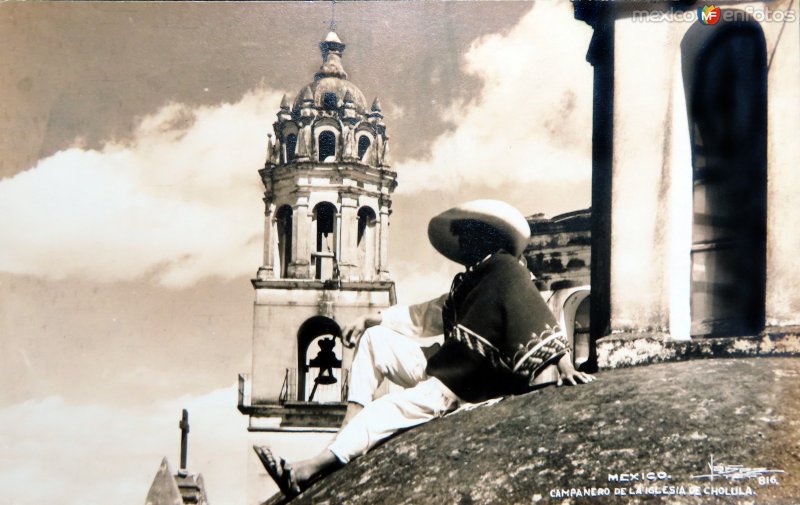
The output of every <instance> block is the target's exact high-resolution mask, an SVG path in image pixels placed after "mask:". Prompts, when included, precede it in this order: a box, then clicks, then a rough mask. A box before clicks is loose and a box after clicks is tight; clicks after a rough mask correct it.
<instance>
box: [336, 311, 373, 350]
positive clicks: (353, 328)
mask: <svg viewBox="0 0 800 505" xmlns="http://www.w3.org/2000/svg"><path fill="white" fill-rule="evenodd" d="M381 320H382V319H381V315H380V314H367V315H366V316H361V317H359V318H356V319H355V320H354V321H351V322H350V324H346V325H344V326H342V343H343V344H344V346H345V347H347V348H352V347H355V346H356V345H358V341H359V339H360V338H361V335H363V334H364V332H365V331H366V330H367V328H369V327H371V326H376V325H379V324H381Z"/></svg>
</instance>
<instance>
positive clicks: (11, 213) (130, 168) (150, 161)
mask: <svg viewBox="0 0 800 505" xmlns="http://www.w3.org/2000/svg"><path fill="white" fill-rule="evenodd" d="M280 97H281V94H280V93H278V92H274V91H268V90H256V91H253V92H250V93H248V94H246V95H245V96H244V97H243V98H242V99H241V100H240V101H239V102H237V103H234V104H227V103H226V104H221V105H216V106H206V107H199V108H195V109H192V108H190V107H187V106H185V105H181V104H170V105H167V106H165V107H163V108H162V109H160V110H159V111H157V112H156V113H154V114H152V115H149V116H147V117H144V118H143V119H142V120H141V121H140V123H139V125H138V128H137V130H136V132H135V135H134V137H133V139H132V140H130V141H126V142H119V141H109V142H108V143H106V144H105V145H104V146H103V147H102V148H101V149H99V150H89V149H82V148H78V147H75V148H71V149H68V150H65V151H61V152H58V153H56V154H54V155H53V156H51V157H49V158H46V159H43V160H41V161H39V163H38V164H37V165H36V166H35V167H33V168H31V169H29V170H27V171H24V172H21V173H19V174H17V175H16V176H14V177H12V178H10V179H6V180H2V181H0V214H2V215H3V216H5V219H3V221H2V222H0V243H2V247H0V270H3V271H6V272H10V273H16V274H32V275H43V276H45V277H48V278H56V279H60V278H65V277H70V276H81V277H84V278H88V279H91V280H96V281H114V280H126V279H134V278H138V277H141V276H143V275H155V276H156V277H157V278H158V279H159V281H160V282H161V283H162V284H163V285H166V286H186V285H191V284H192V283H193V282H195V281H197V280H199V279H201V278H204V277H208V276H220V277H223V278H232V277H235V276H238V275H243V274H246V273H252V271H254V269H255V268H256V267H257V266H258V264H259V257H260V251H261V250H262V245H261V230H262V228H263V225H262V219H263V217H262V216H263V209H261V205H262V204H261V196H260V194H261V191H262V186H261V183H260V182H259V180H258V175H257V170H258V168H260V167H261V166H262V165H263V163H264V158H265V152H266V132H267V131H268V130H269V125H270V122H271V120H272V115H273V114H274V112H275V110H277V109H278V104H279V102H280Z"/></svg>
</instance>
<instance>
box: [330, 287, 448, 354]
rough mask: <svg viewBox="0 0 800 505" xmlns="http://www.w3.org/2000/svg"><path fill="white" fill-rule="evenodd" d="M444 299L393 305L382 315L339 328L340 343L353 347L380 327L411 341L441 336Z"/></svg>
mask: <svg viewBox="0 0 800 505" xmlns="http://www.w3.org/2000/svg"><path fill="white" fill-rule="evenodd" d="M446 299H447V295H446V294H445V295H442V296H439V297H437V298H434V299H433V300H428V301H427V302H423V303H417V304H415V305H410V306H406V305H394V306H392V307H389V308H387V309H384V310H382V311H381V312H374V313H371V314H367V315H365V316H361V317H359V318H357V319H355V320H354V321H352V322H351V323H349V324H347V325H346V326H344V327H342V342H344V345H345V346H346V347H355V346H356V344H358V339H360V338H361V335H363V334H364V332H365V331H366V330H367V328H370V327H372V326H377V325H379V324H380V325H383V326H386V327H387V328H390V329H392V330H394V331H396V332H397V333H400V334H402V335H407V336H411V337H433V336H436V335H441V334H442V306H443V305H444V301H445V300H446Z"/></svg>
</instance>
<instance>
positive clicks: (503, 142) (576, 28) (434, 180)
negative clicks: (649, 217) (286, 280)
mask: <svg viewBox="0 0 800 505" xmlns="http://www.w3.org/2000/svg"><path fill="white" fill-rule="evenodd" d="M590 38H591V28H590V27H589V26H587V25H586V24H585V23H581V22H578V21H575V19H574V18H573V9H572V6H571V4H570V2H536V3H535V4H534V6H533V8H532V9H531V11H530V12H529V13H528V14H527V15H525V17H524V18H522V19H521V20H520V22H519V23H518V24H517V25H516V26H515V27H514V28H513V29H512V30H511V31H510V32H509V33H508V34H505V35H499V34H494V35H491V36H487V37H484V38H482V39H479V40H477V41H476V42H475V43H473V45H472V47H471V48H470V51H469V52H468V53H467V55H466V57H465V70H466V72H468V73H469V74H471V75H474V76H476V77H478V78H479V79H481V80H482V81H483V85H484V86H483V89H482V92H481V94H480V96H477V97H475V98H474V99H473V100H469V101H467V102H463V103H456V104H454V105H452V106H451V107H450V108H449V109H448V110H447V111H446V113H445V118H446V119H447V120H448V121H450V122H451V123H453V124H454V125H455V129H454V130H452V131H449V132H447V133H444V134H442V135H441V136H440V137H438V138H437V139H436V140H435V141H434V142H433V145H432V148H431V154H430V155H429V156H428V157H426V158H425V159H417V160H410V161H403V162H401V163H398V164H397V165H396V167H395V168H396V169H397V171H398V173H399V174H400V175H399V177H400V180H401V184H400V185H399V187H398V191H399V192H401V193H414V192H418V191H424V190H432V189H435V190H441V189H443V188H444V189H447V190H449V191H457V190H459V189H460V188H461V187H463V186H465V185H474V184H476V183H477V184H480V185H482V186H483V187H485V188H488V189H489V190H497V189H498V188H500V189H502V188H503V187H508V186H509V185H517V186H519V185H522V186H524V185H528V186H530V185H531V184H532V183H534V182H542V181H546V182H547V183H551V184H558V183H559V182H572V183H574V182H585V184H586V186H587V191H588V184H589V180H590V177H591V176H590V174H591V158H590V156H591V110H592V107H591V103H592V102H591V99H592V69H591V66H590V65H589V64H588V63H587V62H586V59H585V55H586V50H587V48H588V47H589V40H590Z"/></svg>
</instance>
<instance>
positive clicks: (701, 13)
mask: <svg viewBox="0 0 800 505" xmlns="http://www.w3.org/2000/svg"><path fill="white" fill-rule="evenodd" d="M721 17H722V11H720V8H719V7H714V5H713V4H712V5H705V6H703V7H701V8H699V9H697V20H698V21H700V22H701V23H703V24H704V25H715V24H717V23H718V22H719V20H720V18H721Z"/></svg>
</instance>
